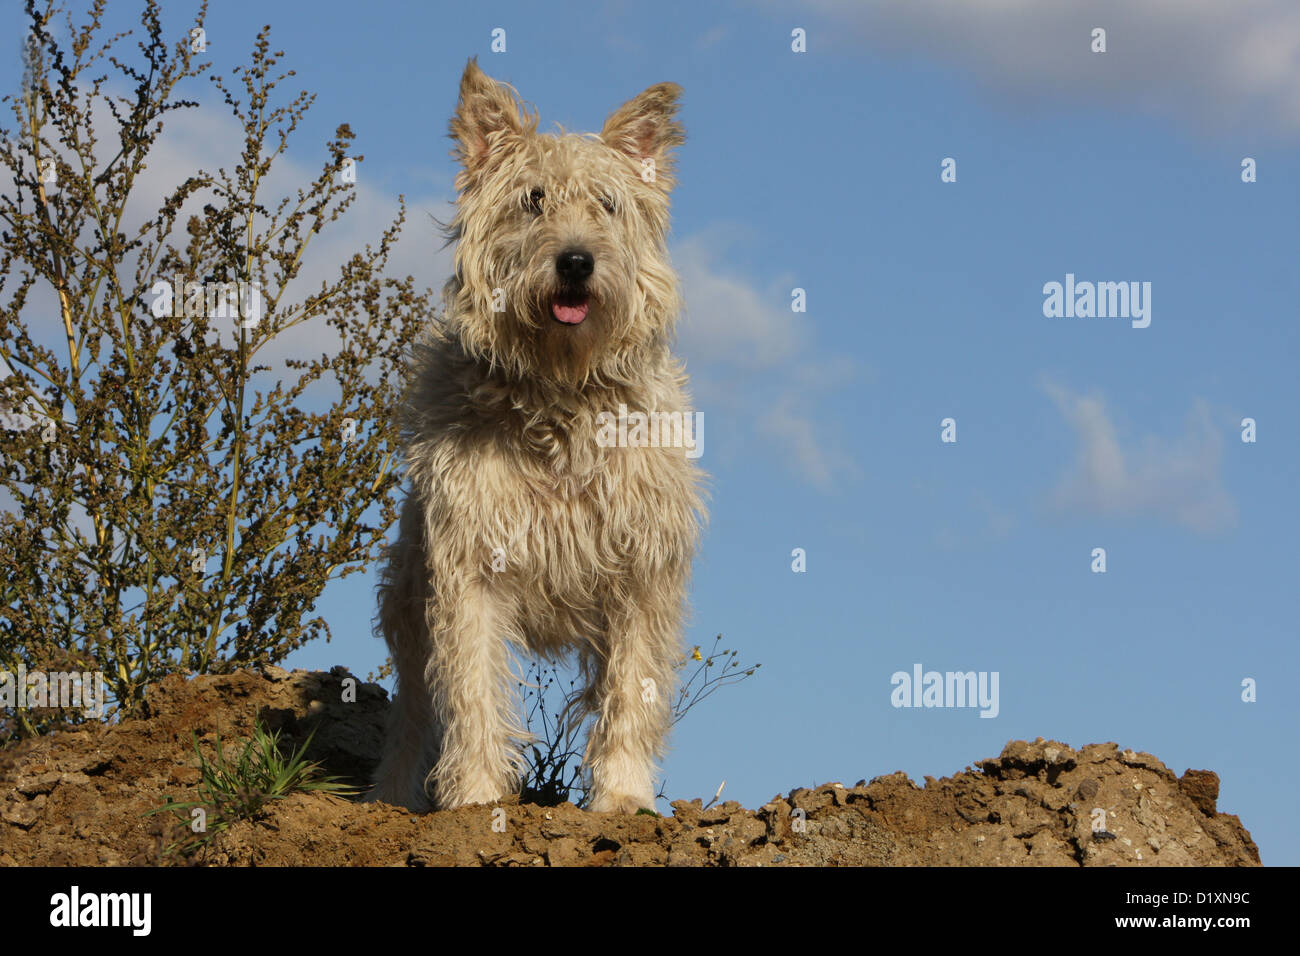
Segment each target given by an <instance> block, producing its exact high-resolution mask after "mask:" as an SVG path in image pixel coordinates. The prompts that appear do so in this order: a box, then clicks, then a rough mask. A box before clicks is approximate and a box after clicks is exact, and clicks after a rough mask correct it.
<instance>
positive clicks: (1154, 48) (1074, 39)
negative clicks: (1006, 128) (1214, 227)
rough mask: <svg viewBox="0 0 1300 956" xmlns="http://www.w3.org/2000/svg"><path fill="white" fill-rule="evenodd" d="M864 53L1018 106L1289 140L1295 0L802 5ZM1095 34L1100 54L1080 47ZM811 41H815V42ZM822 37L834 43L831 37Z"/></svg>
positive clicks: (1298, 68)
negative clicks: (934, 67)
mask: <svg viewBox="0 0 1300 956" xmlns="http://www.w3.org/2000/svg"><path fill="white" fill-rule="evenodd" d="M810 6H811V7H812V8H814V9H816V10H819V11H821V12H822V13H824V14H826V15H827V16H829V17H830V18H831V19H832V20H834V21H837V22H838V23H839V24H841V25H842V26H843V27H845V28H846V29H847V30H848V31H850V32H851V33H852V34H853V35H855V41H857V40H865V42H867V43H869V44H870V45H871V46H872V47H873V48H874V49H876V50H879V51H882V52H886V53H898V52H901V51H919V52H921V53H923V54H926V55H929V56H931V57H934V58H935V59H937V60H940V61H942V62H943V63H944V64H945V65H949V66H954V67H956V68H958V69H960V70H962V71H964V72H968V73H970V74H971V75H973V76H974V77H975V78H976V79H977V80H979V81H980V82H982V83H984V84H985V85H986V86H988V87H991V88H995V89H997V90H999V91H1000V92H1002V93H1003V94H1006V95H1009V96H1012V97H1015V98H1017V99H1021V100H1023V99H1028V98H1035V99H1043V98H1052V99H1059V98H1062V97H1064V98H1067V99H1070V100H1073V101H1074V102H1076V103H1082V104H1085V105H1086V104H1097V105H1100V104H1103V103H1105V104H1109V105H1112V106H1117V107H1119V108H1122V109H1131V108H1137V109H1139V110H1142V111H1143V112H1147V113H1151V114H1163V115H1168V116H1171V117H1174V118H1175V119H1177V120H1178V121H1180V122H1182V123H1184V124H1186V125H1189V126H1192V127H1196V128H1200V129H1202V130H1203V131H1216V132H1217V131H1221V130H1224V129H1235V128H1249V126H1250V124H1252V123H1256V124H1257V123H1263V124H1265V125H1267V126H1268V127H1270V128H1274V129H1281V130H1282V131H1285V132H1287V133H1288V134H1295V133H1300V5H1297V4H1296V3H1295V0H1234V2H1232V3H1225V2H1223V0H1142V2H1139V3H1134V2H1132V0H1090V2H1088V3H1060V2H1043V0H983V2H980V3H957V2H953V0H866V2H863V0H810ZM1095 27H1101V28H1103V29H1105V30H1106V39H1107V52H1106V53H1105V54H1094V53H1092V52H1091V50H1090V48H1089V43H1090V37H1091V32H1092V30H1093V28H1095ZM814 42H815V40H814ZM829 42H832V43H833V42H835V38H831V39H830V41H829Z"/></svg>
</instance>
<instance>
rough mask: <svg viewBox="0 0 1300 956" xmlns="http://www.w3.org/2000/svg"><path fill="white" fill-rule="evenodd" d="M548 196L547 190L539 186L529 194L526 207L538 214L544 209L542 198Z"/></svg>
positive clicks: (525, 203)
mask: <svg viewBox="0 0 1300 956" xmlns="http://www.w3.org/2000/svg"><path fill="white" fill-rule="evenodd" d="M545 198H546V190H545V189H543V188H542V187H541V186H538V187H537V188H536V189H534V190H533V191H532V192H530V193H529V194H528V199H527V200H525V202H524V208H525V209H527V210H528V211H529V212H531V213H533V214H534V215H537V214H538V213H540V212H541V211H542V200H543V199H545Z"/></svg>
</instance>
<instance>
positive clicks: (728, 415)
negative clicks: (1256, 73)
mask: <svg viewBox="0 0 1300 956" xmlns="http://www.w3.org/2000/svg"><path fill="white" fill-rule="evenodd" d="M732 238H734V237H733V236H731V235H730V233H729V232H728V231H727V230H725V229H715V230H713V231H711V232H710V233H708V234H707V235H702V236H693V237H691V238H689V239H686V240H683V241H682V242H680V243H678V244H677V245H676V246H675V248H674V250H673V262H674V265H675V266H676V267H677V270H678V273H679V274H680V276H681V280H682V293H683V297H684V299H685V303H686V308H685V314H684V315H683V317H682V322H681V325H680V326H679V342H680V346H681V352H682V354H683V355H685V356H686V357H687V358H688V360H689V361H690V362H691V375H692V385H693V388H694V391H695V396H696V402H695V405H696V407H697V408H699V409H701V410H702V411H704V413H705V416H706V420H707V418H708V417H709V416H710V409H713V410H714V412H715V413H716V412H721V413H722V414H721V415H720V416H719V415H716V414H715V415H714V421H717V420H719V418H721V419H722V420H724V421H726V422H727V423H728V425H729V426H731V428H732V429H733V430H732V433H731V434H724V435H721V436H719V433H718V431H717V430H716V429H715V430H714V431H713V432H712V434H711V437H710V441H711V442H714V443H715V447H716V443H718V442H719V441H721V442H722V444H723V446H724V449H728V450H730V451H735V450H736V449H738V448H741V447H744V448H745V449H746V454H752V453H753V449H754V447H755V446H756V444H757V445H759V446H765V447H767V448H769V449H770V450H771V452H772V453H773V456H774V457H776V458H778V459H779V460H780V461H781V463H782V464H783V466H784V467H786V468H788V469H789V470H791V471H792V472H793V473H794V474H796V475H797V476H798V477H800V478H801V479H802V480H804V481H806V482H808V483H809V484H811V485H813V486H814V487H817V488H820V489H822V490H827V489H829V488H831V487H832V486H833V485H834V483H835V480H836V479H837V478H843V477H848V476H852V475H853V474H855V473H856V469H855V466H854V464H853V461H852V459H851V457H849V456H848V455H846V454H844V453H843V452H842V450H841V447H840V446H841V442H840V441H839V440H838V438H837V436H836V435H835V433H834V429H833V426H832V425H831V424H830V421H829V416H827V415H824V414H821V413H819V411H818V408H817V399H818V397H819V395H820V394H821V393H824V392H827V391H829V390H832V389H834V388H836V387H838V386H841V385H843V384H845V383H846V382H848V381H850V380H852V379H853V378H854V377H855V376H856V375H857V370H856V368H855V366H854V364H853V363H852V362H851V361H850V360H848V359H847V358H846V357H843V356H838V357H836V356H829V357H828V356H821V355H818V354H816V353H815V351H814V343H813V335H812V326H811V321H812V320H811V319H810V317H809V314H808V313H806V312H800V313H796V312H792V311H791V309H790V290H791V288H792V287H793V286H794V285H796V283H795V282H794V281H793V279H791V278H790V277H785V276H776V277H773V278H772V279H771V280H770V281H769V282H768V283H767V286H766V288H765V289H759V288H756V287H755V286H754V285H753V284H752V283H750V282H749V281H747V280H746V279H744V278H742V277H740V276H738V275H735V274H731V273H728V272H727V271H726V270H725V269H724V268H723V267H722V266H721V265H720V263H719V260H720V259H721V258H722V254H723V252H724V251H725V246H726V245H727V244H728V243H729V242H730V241H731V240H732ZM696 363H700V364H699V365H697V364H696ZM700 366H703V368H701V367H700Z"/></svg>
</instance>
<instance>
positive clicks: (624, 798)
mask: <svg viewBox="0 0 1300 956" xmlns="http://www.w3.org/2000/svg"><path fill="white" fill-rule="evenodd" d="M680 617H681V599H680V597H678V596H676V595H671V596H669V595H661V596H659V599H658V601H655V600H654V599H651V598H647V599H646V601H645V602H644V603H642V604H641V605H640V606H638V607H628V608H625V609H623V610H622V611H620V612H618V613H615V614H613V615H611V617H610V622H609V632H608V635H607V640H608V644H607V648H606V650H607V653H606V655H605V656H604V658H603V659H602V660H601V662H600V665H599V667H598V669H597V682H596V684H597V686H596V693H597V698H598V701H599V703H598V707H599V716H598V717H597V719H596V722H595V724H594V726H593V727H592V729H591V736H590V738H589V739H588V741H587V753H586V764H587V767H588V769H589V770H590V772H591V782H592V790H591V804H590V807H591V809H592V810H595V811H598V812H605V813H635V812H636V811H637V810H639V809H641V808H642V807H645V808H647V809H651V810H653V809H654V805H655V793H654V774H655V759H656V758H657V757H662V756H663V755H664V744H665V738H666V736H667V733H668V727H669V723H670V719H671V695H672V693H673V691H674V687H675V680H676V671H675V669H674V664H675V663H676V660H677V655H678V653H679V633H680V627H681V621H680Z"/></svg>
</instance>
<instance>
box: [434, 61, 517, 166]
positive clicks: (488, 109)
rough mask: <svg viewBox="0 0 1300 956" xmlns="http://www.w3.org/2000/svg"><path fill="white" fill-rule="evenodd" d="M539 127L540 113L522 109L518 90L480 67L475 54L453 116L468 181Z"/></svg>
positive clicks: (454, 133) (453, 132) (453, 131)
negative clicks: (515, 142)
mask: <svg viewBox="0 0 1300 956" xmlns="http://www.w3.org/2000/svg"><path fill="white" fill-rule="evenodd" d="M536 126H537V118H536V116H530V115H529V114H528V113H527V112H526V111H524V110H523V109H522V107H521V105H520V102H519V99H518V97H517V96H516V95H515V91H514V90H513V89H511V88H510V87H509V86H507V85H506V84H505V83H498V82H497V81H496V80H494V79H492V77H490V76H488V75H487V74H486V73H484V72H483V71H482V70H480V69H479V66H478V61H477V59H475V58H473V57H471V58H470V60H469V62H468V63H466V64H465V72H464V74H463V75H462V76H461V78H460V101H459V102H458V103H457V105H456V112H455V114H454V115H453V116H452V118H451V135H452V138H453V139H455V140H456V144H457V148H456V151H455V155H456V159H457V160H458V161H459V162H460V164H461V166H462V167H463V168H464V170H465V173H466V175H467V176H468V179H467V180H466V183H468V182H469V181H472V180H473V179H474V178H476V177H477V176H478V175H479V173H481V172H483V171H484V170H485V169H486V168H488V167H489V166H490V165H491V163H492V160H493V158H494V157H496V156H497V155H499V154H500V152H501V151H502V149H503V147H505V146H506V144H508V143H510V141H511V140H513V139H515V138H516V137H520V136H523V135H525V134H527V133H528V132H529V131H531V130H533V129H535V128H536Z"/></svg>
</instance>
